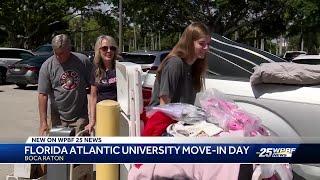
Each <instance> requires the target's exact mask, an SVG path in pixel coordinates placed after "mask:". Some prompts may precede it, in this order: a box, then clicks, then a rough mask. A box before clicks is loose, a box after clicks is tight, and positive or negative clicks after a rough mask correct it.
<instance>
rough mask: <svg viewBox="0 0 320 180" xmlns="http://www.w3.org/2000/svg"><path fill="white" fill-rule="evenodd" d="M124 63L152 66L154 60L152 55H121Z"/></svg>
mask: <svg viewBox="0 0 320 180" xmlns="http://www.w3.org/2000/svg"><path fill="white" fill-rule="evenodd" d="M121 56H122V58H123V60H122V61H124V62H133V63H136V64H152V63H153V62H154V60H155V58H156V57H155V56H154V55H140V54H125V53H124V54H122V55H121Z"/></svg>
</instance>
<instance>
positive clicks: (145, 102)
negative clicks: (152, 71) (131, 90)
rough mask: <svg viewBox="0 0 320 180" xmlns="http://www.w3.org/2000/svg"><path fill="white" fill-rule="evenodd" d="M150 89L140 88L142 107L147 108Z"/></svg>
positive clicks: (150, 93) (149, 99)
mask: <svg viewBox="0 0 320 180" xmlns="http://www.w3.org/2000/svg"><path fill="white" fill-rule="evenodd" d="M151 95H152V88H148V87H142V98H143V106H148V105H149V103H150V101H151Z"/></svg>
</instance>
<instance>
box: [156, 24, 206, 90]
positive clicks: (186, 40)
mask: <svg viewBox="0 0 320 180" xmlns="http://www.w3.org/2000/svg"><path fill="white" fill-rule="evenodd" d="M207 36H210V31H209V29H208V27H207V26H206V25H205V24H203V23H201V22H193V23H191V24H190V25H189V26H188V27H187V28H186V29H185V30H184V32H183V33H182V35H181V37H180V39H179V41H178V42H177V44H176V45H175V46H174V47H173V49H172V50H171V52H170V53H169V54H168V55H167V57H166V58H165V59H164V60H163V61H162V63H161V64H160V66H159V68H158V71H157V78H158V79H159V80H160V78H161V71H162V69H163V67H164V65H165V63H166V61H168V60H169V59H170V58H171V57H179V58H181V59H182V60H183V61H186V60H187V59H191V58H193V57H194V54H195V48H194V41H197V40H199V39H201V38H204V37H207ZM207 66H208V60H207V55H206V56H205V57H204V58H203V59H197V60H196V61H195V62H194V63H193V64H192V77H193V82H192V85H193V87H194V88H195V90H197V91H200V90H201V89H202V88H203V84H204V76H205V71H206V69H207Z"/></svg>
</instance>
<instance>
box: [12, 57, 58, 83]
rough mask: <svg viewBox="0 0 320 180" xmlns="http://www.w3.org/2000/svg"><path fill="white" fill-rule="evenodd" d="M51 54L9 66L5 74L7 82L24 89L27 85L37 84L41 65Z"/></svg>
mask: <svg viewBox="0 0 320 180" xmlns="http://www.w3.org/2000/svg"><path fill="white" fill-rule="evenodd" d="M52 55H53V54H52V53H51V54H49V55H42V56H34V57H31V58H29V59H26V60H21V61H18V62H16V63H15V64H13V65H10V66H9V68H8V72H7V81H8V82H11V83H14V84H16V85H17V86H18V87H19V88H25V87H26V86H27V85H28V84H38V77H39V70H40V68H41V65H42V64H43V63H44V62H45V61H46V60H47V59H48V58H49V57H50V56H52Z"/></svg>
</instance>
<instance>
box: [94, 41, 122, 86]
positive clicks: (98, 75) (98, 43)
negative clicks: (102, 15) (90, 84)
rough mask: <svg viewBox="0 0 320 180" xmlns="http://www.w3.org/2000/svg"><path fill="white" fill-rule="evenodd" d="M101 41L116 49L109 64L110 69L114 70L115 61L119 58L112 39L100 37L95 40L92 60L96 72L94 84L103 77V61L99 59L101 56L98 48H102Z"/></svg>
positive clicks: (115, 44)
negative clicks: (105, 41)
mask: <svg viewBox="0 0 320 180" xmlns="http://www.w3.org/2000/svg"><path fill="white" fill-rule="evenodd" d="M103 40H107V41H108V42H109V43H110V44H111V46H114V47H116V48H117V49H116V51H115V52H114V56H113V59H112V62H111V63H112V64H111V68H112V69H114V68H115V64H116V60H117V59H119V57H120V56H119V48H118V45H117V43H116V41H115V40H114V38H113V37H111V36H106V35H102V36H99V37H98V38H97V41H96V44H95V46H94V59H93V63H94V65H95V66H96V72H95V77H96V78H95V79H96V80H95V81H96V82H99V81H100V80H101V79H103V78H104V76H105V73H104V72H105V66H104V63H103V59H102V58H101V54H100V48H101V47H102V41H103Z"/></svg>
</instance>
